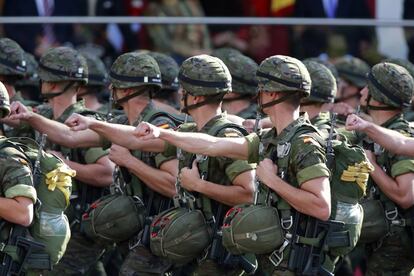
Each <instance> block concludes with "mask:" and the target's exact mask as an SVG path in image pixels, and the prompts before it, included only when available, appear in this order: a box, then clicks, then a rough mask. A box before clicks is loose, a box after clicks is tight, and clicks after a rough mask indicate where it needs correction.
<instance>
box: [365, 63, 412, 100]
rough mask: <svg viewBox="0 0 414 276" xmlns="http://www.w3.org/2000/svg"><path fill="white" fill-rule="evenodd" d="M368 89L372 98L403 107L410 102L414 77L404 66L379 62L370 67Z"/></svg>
mask: <svg viewBox="0 0 414 276" xmlns="http://www.w3.org/2000/svg"><path fill="white" fill-rule="evenodd" d="M368 89H369V94H370V95H371V96H372V98H373V99H374V100H376V101H378V102H381V103H384V104H386V105H388V106H392V107H397V108H403V107H407V106H409V105H410V104H411V98H412V96H413V89H414V79H413V77H412V76H411V75H410V73H409V72H408V71H407V70H406V69H405V68H404V67H402V66H400V65H397V64H393V63H388V62H381V63H378V64H376V65H375V66H374V67H372V69H371V71H370V72H369V74H368Z"/></svg>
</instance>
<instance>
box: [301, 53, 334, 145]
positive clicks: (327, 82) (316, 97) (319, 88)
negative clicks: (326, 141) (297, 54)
mask: <svg viewBox="0 0 414 276" xmlns="http://www.w3.org/2000/svg"><path fill="white" fill-rule="evenodd" d="M303 64H305V66H306V68H307V69H308V71H309V74H310V77H311V81H312V88H311V91H310V96H309V97H307V98H304V99H303V100H302V102H301V104H300V110H301V111H302V112H306V113H307V114H308V116H309V119H310V121H311V123H312V124H313V125H314V126H316V127H317V128H318V129H319V130H320V131H321V132H322V133H323V134H324V135H325V137H324V138H327V137H328V134H329V130H330V128H331V121H330V116H329V112H322V106H323V105H324V104H325V103H333V101H334V99H335V95H336V90H337V89H336V81H335V78H334V76H333V75H332V73H331V72H330V70H329V69H328V68H326V67H325V66H324V65H322V64H321V63H317V62H315V61H304V62H303Z"/></svg>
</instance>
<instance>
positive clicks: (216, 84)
mask: <svg viewBox="0 0 414 276" xmlns="http://www.w3.org/2000/svg"><path fill="white" fill-rule="evenodd" d="M178 79H179V80H180V81H182V82H186V83H188V84H191V85H197V86H202V87H207V88H219V89H223V88H230V87H231V83H230V82H229V81H203V80H195V79H191V78H189V77H186V76H184V75H183V74H181V73H180V74H178Z"/></svg>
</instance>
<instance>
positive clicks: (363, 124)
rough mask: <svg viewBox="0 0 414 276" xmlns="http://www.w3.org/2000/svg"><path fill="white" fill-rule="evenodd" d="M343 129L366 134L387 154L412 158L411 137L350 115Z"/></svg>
mask: <svg viewBox="0 0 414 276" xmlns="http://www.w3.org/2000/svg"><path fill="white" fill-rule="evenodd" d="M345 127H346V129H347V130H349V131H360V132H363V133H366V134H367V135H368V137H369V138H370V139H371V140H372V141H374V142H375V143H377V144H378V145H380V146H381V147H383V148H384V149H386V150H388V151H389V152H392V153H394V154H397V155H408V156H414V139H413V138H412V137H407V136H406V135H403V134H401V133H399V132H397V131H394V130H391V129H387V128H383V127H381V126H378V125H376V124H375V123H372V122H368V121H366V120H364V119H362V118H360V117H358V116H357V115H355V114H351V115H349V116H348V118H346V125H345Z"/></svg>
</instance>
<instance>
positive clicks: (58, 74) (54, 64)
mask: <svg viewBox="0 0 414 276" xmlns="http://www.w3.org/2000/svg"><path fill="white" fill-rule="evenodd" d="M38 74H39V77H40V79H41V80H42V81H49V82H60V81H79V82H81V83H83V84H87V83H88V65H87V63H86V60H85V58H84V57H83V56H82V55H81V54H80V53H79V52H78V51H76V50H74V49H72V48H69V47H56V48H50V49H49V50H47V51H46V52H45V53H44V54H43V56H42V57H41V58H40V61H39V72H38Z"/></svg>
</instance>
